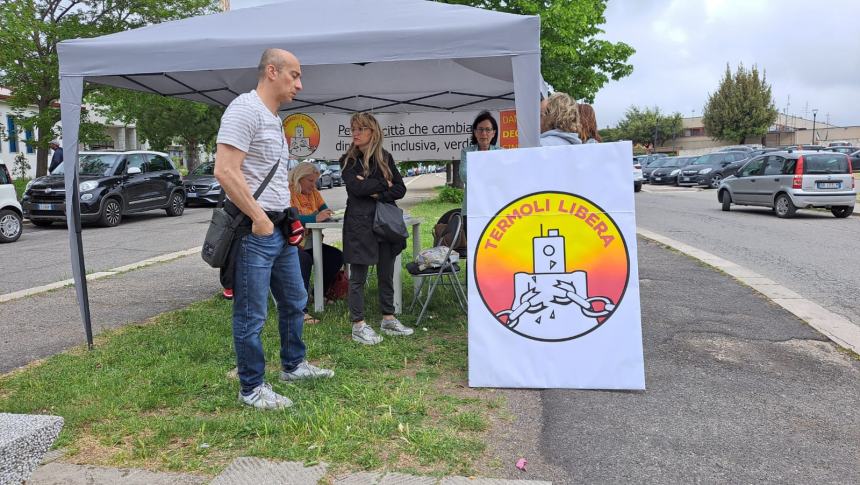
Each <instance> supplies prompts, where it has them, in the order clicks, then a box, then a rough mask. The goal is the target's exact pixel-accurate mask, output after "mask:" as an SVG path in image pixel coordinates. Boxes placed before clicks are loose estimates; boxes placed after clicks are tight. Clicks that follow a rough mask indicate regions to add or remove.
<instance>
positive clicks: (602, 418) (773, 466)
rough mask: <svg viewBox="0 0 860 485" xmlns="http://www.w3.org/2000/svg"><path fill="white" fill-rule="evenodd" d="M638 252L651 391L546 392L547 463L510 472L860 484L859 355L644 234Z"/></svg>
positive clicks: (619, 479)
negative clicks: (845, 352) (644, 236)
mask: <svg viewBox="0 0 860 485" xmlns="http://www.w3.org/2000/svg"><path fill="white" fill-rule="evenodd" d="M637 199H638V196H637ZM642 212H647V210H646V211H640V215H642ZM639 261H640V264H639V271H640V280H641V295H642V329H643V340H644V342H643V344H644V350H645V374H646V386H647V390H646V391H644V392H601V391H573V390H547V391H542V392H541V393H540V397H539V400H538V402H539V403H540V404H541V406H540V408H538V412H540V413H541V417H540V422H541V423H542V428H541V432H540V435H539V438H538V439H539V442H538V443H537V444H536V445H533V446H532V447H531V449H532V450H533V452H534V453H536V454H537V456H538V457H539V460H531V458H532V457H533V456H531V455H530V456H527V458H529V459H530V461H532V462H533V463H532V464H531V466H530V468H529V470H530V473H528V474H522V473H518V471H517V470H512V472H511V477H512V478H513V477H517V478H530V479H545V480H552V481H553V483H563V484H568V483H860V362H858V361H857V360H856V359H853V358H851V357H850V356H847V355H845V354H844V353H842V352H840V351H838V350H837V349H836V347H835V346H834V345H833V344H832V343H830V342H828V341H826V340H825V339H824V338H823V337H822V336H821V335H819V334H818V333H817V332H815V331H814V330H812V329H811V328H810V327H808V326H807V325H805V324H804V323H803V322H802V321H800V320H798V319H797V318H795V317H794V316H793V315H791V314H789V313H787V312H786V311H784V310H782V309H781V308H779V307H776V306H775V305H772V304H769V303H768V302H767V301H766V300H765V299H764V298H763V297H761V296H760V295H758V294H756V293H754V292H752V291H750V289H749V288H747V287H745V286H742V285H741V284H739V283H737V282H736V281H735V280H733V279H732V278H730V277H729V276H727V275H724V274H721V273H718V272H716V271H713V270H711V269H709V268H707V267H705V266H703V265H701V264H699V263H698V262H696V261H694V260H692V259H690V258H688V257H686V256H684V255H681V254H679V253H677V252H674V251H670V250H666V249H664V248H662V247H660V246H659V245H657V244H654V243H651V242H648V241H646V240H643V239H641V238H640V239H639ZM521 395H522V398H523V400H529V399H532V400H534V398H535V397H534V396H532V395H529V393H528V392H527V391H526V392H524V393H521ZM510 399H511V398H510V397H509V400H510ZM522 405H523V404H522V403H520V402H517V403H516V406H518V407H521V406H522ZM512 433H513V434H515V435H516V436H512V437H511V439H514V440H515V439H519V436H520V434H521V433H520V432H519V431H518V430H516V429H512ZM524 445H525V446H524V447H523V448H522V449H520V450H518V451H519V452H521V453H522V452H523V449H524V450H529V449H530V447H529V446H528V443H526V444H524ZM500 459H501V460H502V461H503V462H505V463H513V461H512V459H515V458H513V457H501V458H500Z"/></svg>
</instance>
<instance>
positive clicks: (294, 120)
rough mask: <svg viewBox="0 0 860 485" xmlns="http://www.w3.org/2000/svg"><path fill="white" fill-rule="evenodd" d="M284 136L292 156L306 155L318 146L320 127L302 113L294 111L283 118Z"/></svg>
mask: <svg viewBox="0 0 860 485" xmlns="http://www.w3.org/2000/svg"><path fill="white" fill-rule="evenodd" d="M283 125H284V136H286V137H287V143H288V144H289V146H290V155H291V156H293V157H307V156H310V155H311V154H312V153H313V152H315V151H316V150H317V147H319V146H320V127H319V125H317V122H316V121H315V120H314V119H313V118H311V117H310V116H308V115H306V114H304V113H294V114H291V115H289V116H287V117H286V118H284V124H283Z"/></svg>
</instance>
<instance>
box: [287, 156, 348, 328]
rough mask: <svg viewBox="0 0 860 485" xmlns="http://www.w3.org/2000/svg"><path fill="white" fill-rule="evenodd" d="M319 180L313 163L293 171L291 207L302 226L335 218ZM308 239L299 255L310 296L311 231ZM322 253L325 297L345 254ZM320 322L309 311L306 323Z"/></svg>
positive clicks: (329, 249)
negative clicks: (318, 185)
mask: <svg viewBox="0 0 860 485" xmlns="http://www.w3.org/2000/svg"><path fill="white" fill-rule="evenodd" d="M319 178H320V171H319V169H318V168H317V167H316V165H314V164H312V163H309V162H301V163H299V164H298V165H296V166H295V168H293V169H292V170H290V175H289V180H290V205H291V206H292V207H295V208H296V210H298V211H299V220H301V221H302V224H307V223H309V222H323V221H325V220H328V219H330V218H331V215H332V212H331V210H330V209H329V208H328V206H327V205H326V203H325V201H324V200H323V198H322V195H320V193H319V191H318V190H317V179H319ZM305 235H306V237H305V240H304V243H303V244H304V248H303V249H302V250H301V251H299V264H300V266H301V268H302V279H303V280H304V282H305V290H306V291H308V294H309V295H310V280H311V267H312V266H313V264H314V256H313V242H312V240H311V237H312V236H311V232H310V231H308V232H306V233H305ZM322 253H323V255H322V260H323V267H322V269H320V268H317V271H322V273H323V294H325V293H328V290H329V288H330V287H331V284H332V283H333V282H334V279H335V276H336V275H337V272H338V271H340V269H341V267H343V253H342V252H341V251H340V249H337V248H335V247H332V246H329V245H328V244H323V245H322ZM318 322H319V320H317V319H316V318H314V317H313V316H311V315H310V314H309V313H308V310H307V308H305V323H318Z"/></svg>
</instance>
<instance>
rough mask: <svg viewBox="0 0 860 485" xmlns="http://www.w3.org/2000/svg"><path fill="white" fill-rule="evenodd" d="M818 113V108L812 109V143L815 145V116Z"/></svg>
mask: <svg viewBox="0 0 860 485" xmlns="http://www.w3.org/2000/svg"><path fill="white" fill-rule="evenodd" d="M817 114H818V108H814V109H813V110H812V144H813V145H815V116H816V115H817Z"/></svg>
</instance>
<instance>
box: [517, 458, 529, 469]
mask: <svg viewBox="0 0 860 485" xmlns="http://www.w3.org/2000/svg"><path fill="white" fill-rule="evenodd" d="M528 464H529V462H528V460H526V459H525V458H520V459H519V460H517V468H519V469H520V470H522V471H526V465H528Z"/></svg>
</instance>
